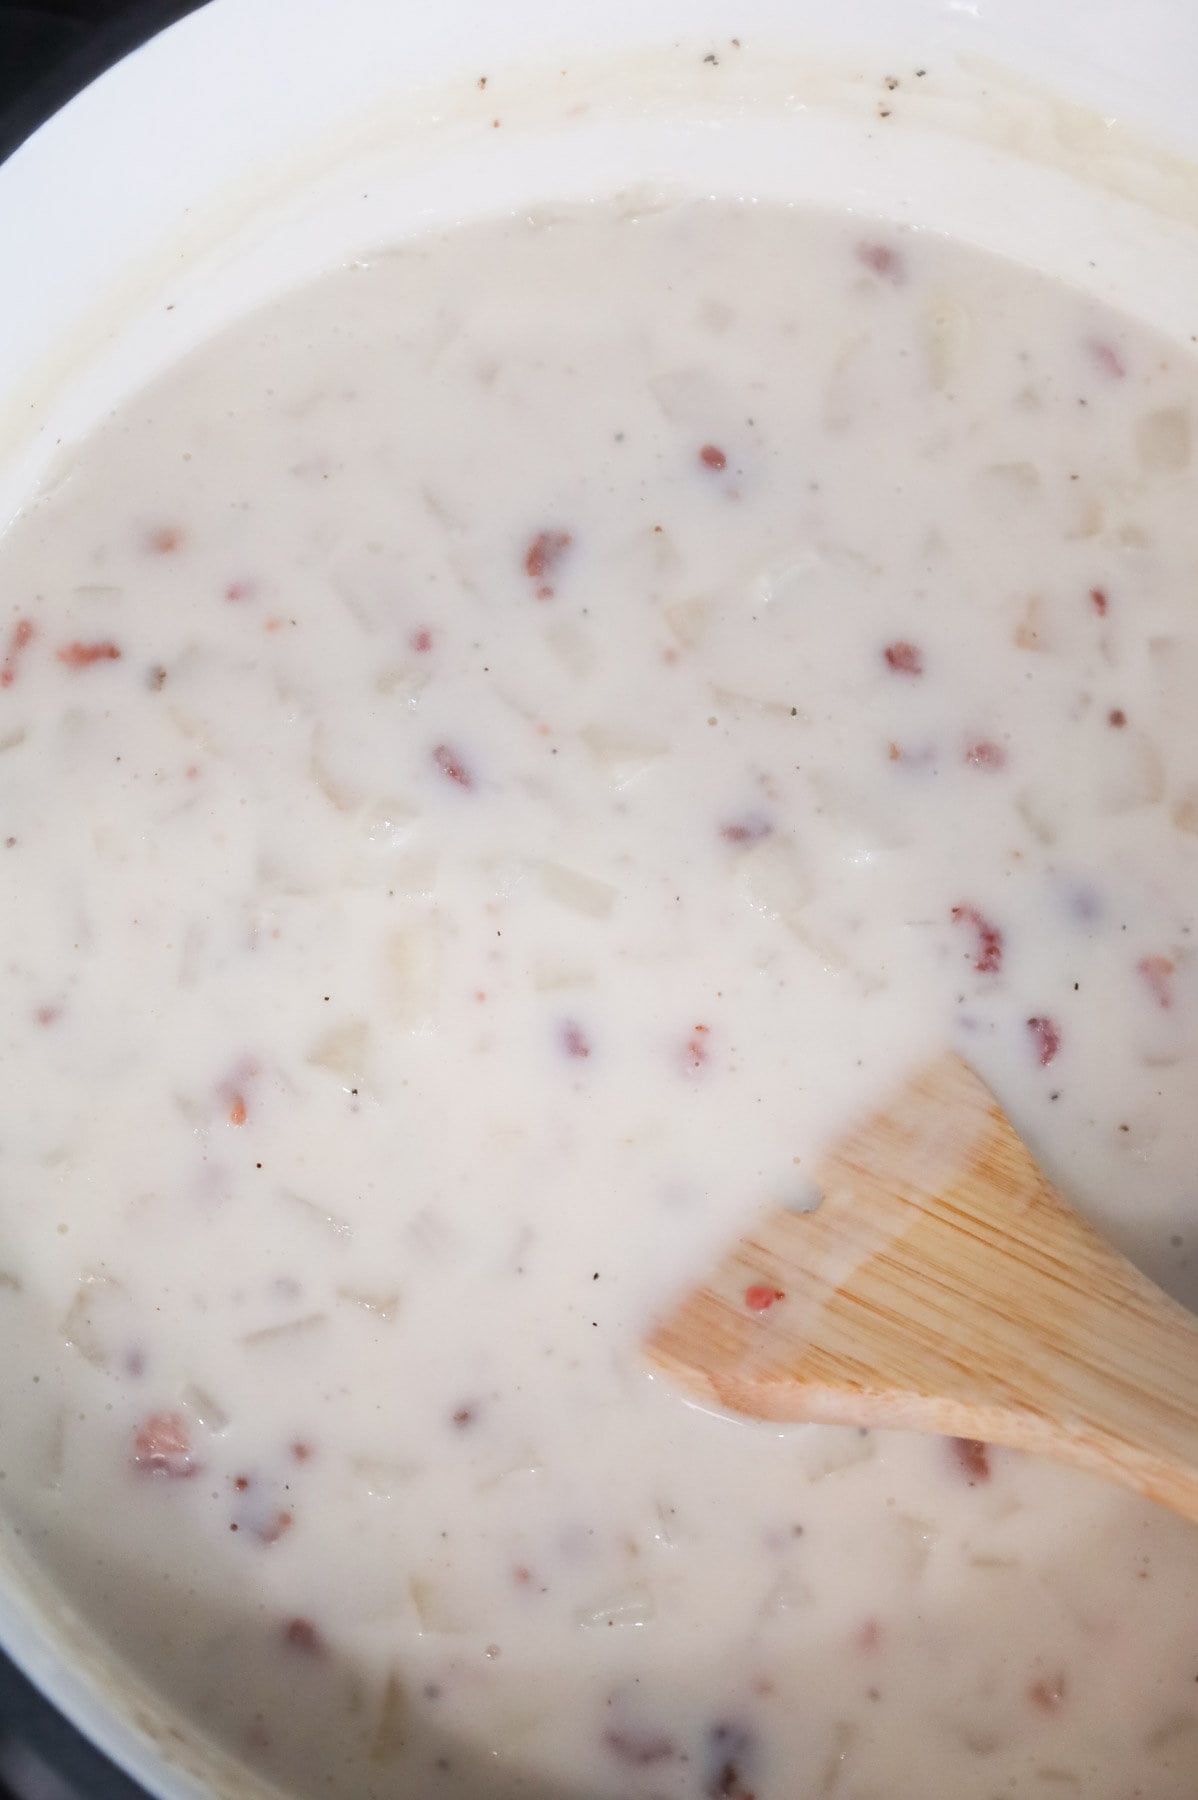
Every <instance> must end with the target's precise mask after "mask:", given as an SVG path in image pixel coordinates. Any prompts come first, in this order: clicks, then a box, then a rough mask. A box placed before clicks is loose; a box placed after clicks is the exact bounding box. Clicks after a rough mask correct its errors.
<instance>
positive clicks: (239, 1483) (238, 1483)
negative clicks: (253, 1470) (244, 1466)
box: [233, 1475, 250, 1494]
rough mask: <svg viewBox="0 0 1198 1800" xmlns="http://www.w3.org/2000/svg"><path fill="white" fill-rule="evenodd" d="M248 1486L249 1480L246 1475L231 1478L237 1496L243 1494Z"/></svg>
mask: <svg viewBox="0 0 1198 1800" xmlns="http://www.w3.org/2000/svg"><path fill="white" fill-rule="evenodd" d="M249 1485H250V1478H249V1476H248V1475H235V1476H234V1477H233V1486H234V1487H235V1488H236V1489H237V1492H238V1493H239V1494H244V1493H245V1491H246V1489H247V1488H248V1487H249Z"/></svg>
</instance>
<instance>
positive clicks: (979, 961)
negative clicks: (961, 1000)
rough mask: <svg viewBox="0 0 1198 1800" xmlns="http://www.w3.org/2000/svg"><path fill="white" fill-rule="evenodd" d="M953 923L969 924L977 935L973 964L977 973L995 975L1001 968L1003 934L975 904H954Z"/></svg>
mask: <svg viewBox="0 0 1198 1800" xmlns="http://www.w3.org/2000/svg"><path fill="white" fill-rule="evenodd" d="M952 918H953V923H954V925H969V926H971V927H972V929H973V931H974V932H975V933H976V935H977V943H976V945H975V946H974V956H973V966H974V968H975V969H976V970H977V972H978V974H979V975H997V973H998V971H999V970H1000V969H1001V968H1002V953H1003V935H1002V932H1001V931H1000V930H999V929H998V926H997V925H992V924H991V923H990V921H989V919H987V918H986V916H985V914H984V913H980V912H979V911H978V909H977V907H976V906H954V907H953V911H952Z"/></svg>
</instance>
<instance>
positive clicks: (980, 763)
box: [965, 738, 1007, 769]
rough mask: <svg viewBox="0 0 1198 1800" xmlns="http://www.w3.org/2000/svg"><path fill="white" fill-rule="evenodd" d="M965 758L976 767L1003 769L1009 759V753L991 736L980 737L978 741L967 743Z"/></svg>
mask: <svg viewBox="0 0 1198 1800" xmlns="http://www.w3.org/2000/svg"><path fill="white" fill-rule="evenodd" d="M965 760H966V762H967V763H968V764H969V765H970V767H971V768H974V769H1001V768H1003V767H1004V765H1005V763H1006V760H1007V753H1006V751H1005V750H1004V749H1003V747H1002V745H1001V744H996V743H994V742H993V741H992V740H991V739H990V738H978V740H977V742H976V743H973V744H966V746H965Z"/></svg>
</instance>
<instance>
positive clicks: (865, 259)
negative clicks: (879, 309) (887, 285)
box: [857, 243, 907, 287]
mask: <svg viewBox="0 0 1198 1800" xmlns="http://www.w3.org/2000/svg"><path fill="white" fill-rule="evenodd" d="M857 261H858V262H862V263H864V264H865V266H866V268H867V269H871V270H872V271H873V273H874V274H875V275H882V276H884V277H885V279H886V280H887V281H892V282H894V284H895V286H896V287H897V286H898V284H899V283H900V282H901V281H905V280H906V278H907V270H906V266H905V264H904V262H903V259H902V257H901V256H900V255H899V253H898V251H897V250H892V249H891V248H890V246H889V244H868V243H866V244H858V245H857Z"/></svg>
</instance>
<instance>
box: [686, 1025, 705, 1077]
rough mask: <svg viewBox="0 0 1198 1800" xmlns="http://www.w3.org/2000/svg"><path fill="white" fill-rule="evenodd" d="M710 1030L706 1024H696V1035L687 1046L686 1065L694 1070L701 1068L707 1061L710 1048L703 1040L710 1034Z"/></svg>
mask: <svg viewBox="0 0 1198 1800" xmlns="http://www.w3.org/2000/svg"><path fill="white" fill-rule="evenodd" d="M708 1030H709V1028H708V1027H707V1026H706V1025H696V1026H695V1035H694V1036H693V1037H692V1038H691V1040H690V1042H689V1043H688V1044H687V1046H686V1066H687V1068H688V1069H690V1070H692V1071H694V1070H696V1069H701V1068H702V1067H703V1064H704V1063H705V1062H706V1061H707V1056H708V1050H707V1045H706V1044H705V1043H704V1042H703V1040H704V1038H705V1037H706V1036H707V1035H708Z"/></svg>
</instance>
